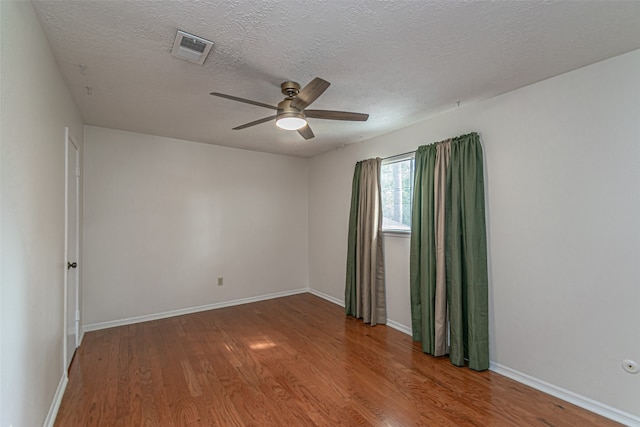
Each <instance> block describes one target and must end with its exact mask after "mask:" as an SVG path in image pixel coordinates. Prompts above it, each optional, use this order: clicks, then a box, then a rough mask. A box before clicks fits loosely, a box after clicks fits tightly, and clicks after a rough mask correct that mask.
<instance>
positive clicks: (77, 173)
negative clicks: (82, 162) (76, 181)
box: [76, 166, 80, 178]
mask: <svg viewBox="0 0 640 427" xmlns="http://www.w3.org/2000/svg"><path fill="white" fill-rule="evenodd" d="M79 177H80V167H79V166H78V167H76V178H79Z"/></svg>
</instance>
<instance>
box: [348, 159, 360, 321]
mask: <svg viewBox="0 0 640 427" xmlns="http://www.w3.org/2000/svg"><path fill="white" fill-rule="evenodd" d="M361 169H362V163H361V162H358V163H356V167H355V170H354V171H353V183H352V184H351V209H350V211H349V237H348V244H347V280H346V285H345V291H344V311H345V313H346V314H347V315H348V316H353V317H356V314H357V295H356V236H357V223H358V196H359V194H360V172H361Z"/></svg>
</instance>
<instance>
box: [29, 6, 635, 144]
mask: <svg viewBox="0 0 640 427" xmlns="http://www.w3.org/2000/svg"><path fill="white" fill-rule="evenodd" d="M33 4H34V7H35V9H36V12H37V13H38V16H39V18H40V20H41V22H42V25H43V28H44V30H45V33H46V34H47V37H48V39H49V41H50V43H51V46H52V49H53V52H54V55H55V58H56V60H57V62H58V65H59V67H60V69H61V71H62V74H63V76H64V78H65V80H66V82H67V84H68V86H69V89H70V91H71V94H72V96H73V98H74V100H75V102H76V104H77V105H78V108H79V109H80V112H81V114H82V117H83V119H84V121H85V123H86V124H88V125H94V126H103V127H108V128H115V129H123V130H128V131H133V132H141V133H146V134H151V135H161V136H167V137H173V138H180V139H186V140H192V141H200V142H205V143H210V144H217V145H225V146H229V147H236V148H243V149H249V150H257V151H264V152H271V153H279V154H288V155H293V156H299V157H311V156H314V155H316V154H319V153H322V152H326V151H329V150H331V149H333V148H335V147H337V146H341V145H343V144H350V143H353V142H358V141H362V140H365V139H368V138H371V137H373V136H376V135H379V134H382V133H386V132H388V131H391V130H393V129H397V128H399V127H403V126H406V125H408V124H410V123H413V122H416V121H419V120H422V119H424V118H426V117H428V116H430V115H433V114H435V113H438V112H440V111H444V110H449V109H452V108H455V106H456V105H457V102H458V101H460V103H461V105H462V104H467V103H471V102H475V101H478V100H481V99H486V98H488V97H491V96H495V95H497V94H500V93H504V92H507V91H509V90H512V89H516V88H518V87H522V86H525V85H528V84H531V83H534V82H537V81H540V80H543V79H545V78H548V77H551V76H554V75H558V74H561V73H564V72H567V71H570V70H573V69H576V68H579V67H581V66H584V65H587V64H591V63H594V62H597V61H600V60H603V59H606V58H609V57H612V56H615V55H619V54H622V53H625V52H629V51H631V50H635V49H639V48H640V1H627V2H623V1H540V0H535V1H527V0H519V1H496V2H493V1H491V2H490V1H449V0H440V1H424V0H423V1H417V0H410V1H406V0H396V1H385V2H382V1H372V0H329V1H318V0H287V1H284V0H279V1H274V0H259V1H255V0H254V1H249V0H227V1H221V0H219V1H211V0H201V1H166V0H164V1H162V0H161V1H144V0H133V1H116V0H111V1H107V0H100V1H90V0H83V1H69V0H53V1H40V0H38V1H34V2H33ZM178 29H181V30H183V31H187V32H190V33H193V34H196V35H198V36H200V37H204V38H207V39H209V40H212V41H213V42H214V43H215V46H214V48H213V50H212V52H211V54H210V55H209V58H208V59H207V60H206V62H205V63H204V65H203V66H200V65H195V64H192V63H189V62H185V61H182V60H180V59H177V58H175V57H173V56H171V55H170V50H171V47H172V43H173V40H174V38H175V34H176V30H178ZM79 64H83V65H84V66H85V67H86V68H84V69H82V67H80V66H79ZM316 76H318V77H322V78H324V79H325V80H328V81H329V82H331V83H332V85H331V86H330V87H329V89H328V90H327V91H326V92H325V93H324V94H323V95H322V96H321V97H320V98H319V99H318V100H317V101H316V102H315V103H314V104H313V106H312V107H311V108H313V109H330V110H342V111H355V112H362V113H369V114H370V117H369V120H368V121H367V122H337V121H330V120H319V119H310V121H309V123H310V125H311V127H312V129H313V131H314V133H315V135H316V137H315V138H314V139H311V140H308V141H305V140H304V139H302V137H300V136H299V135H298V133H297V132H292V131H284V130H281V129H279V128H277V127H276V126H275V124H274V123H273V122H269V123H265V124H261V125H257V126H254V127H252V128H248V129H244V130H237V131H233V130H231V128H232V127H235V126H238V125H241V124H244V123H247V122H250V121H253V120H257V119H260V118H263V117H267V116H269V115H272V111H270V110H268V109H265V108H261V107H257V106H253V105H248V104H242V103H237V102H233V101H229V100H227V99H222V98H216V97H213V96H210V95H209V92H213V91H215V92H222V93H227V94H232V95H235V96H239V97H243V98H249V99H252V100H256V101H259V102H263V103H267V104H271V105H276V104H277V103H278V102H279V101H281V100H282V98H283V96H282V95H281V93H280V83H282V82H283V81H285V80H294V81H297V82H299V83H300V84H301V85H303V86H304V85H305V84H307V83H308V82H309V81H310V80H312V79H313V78H314V77H316ZM87 87H89V88H91V89H89V90H88V89H87ZM586 89H588V88H586Z"/></svg>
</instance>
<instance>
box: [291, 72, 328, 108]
mask: <svg viewBox="0 0 640 427" xmlns="http://www.w3.org/2000/svg"><path fill="white" fill-rule="evenodd" d="M329 85H331V83H329V82H328V81H326V80H322V79H321V78H320V77H316V78H315V79H313V80H311V83H309V84H308V85H306V86H305V87H303V88H302V90H301V91H300V92H299V93H298V94H297V95H296V97H295V98H294V99H293V101H291V106H292V107H295V108H297V109H299V110H304V109H305V108H307V107H308V106H309V105H311V103H312V102H313V101H315V100H316V99H317V98H318V97H319V96H320V95H322V93H323V92H324V91H325V90H327V88H328V87H329Z"/></svg>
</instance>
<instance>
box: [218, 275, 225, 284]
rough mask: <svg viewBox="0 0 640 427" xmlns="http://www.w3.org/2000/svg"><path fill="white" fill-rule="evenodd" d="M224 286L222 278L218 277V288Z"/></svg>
mask: <svg viewBox="0 0 640 427" xmlns="http://www.w3.org/2000/svg"><path fill="white" fill-rule="evenodd" d="M223 284H224V283H223V281H222V277H218V286H222V285H223Z"/></svg>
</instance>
